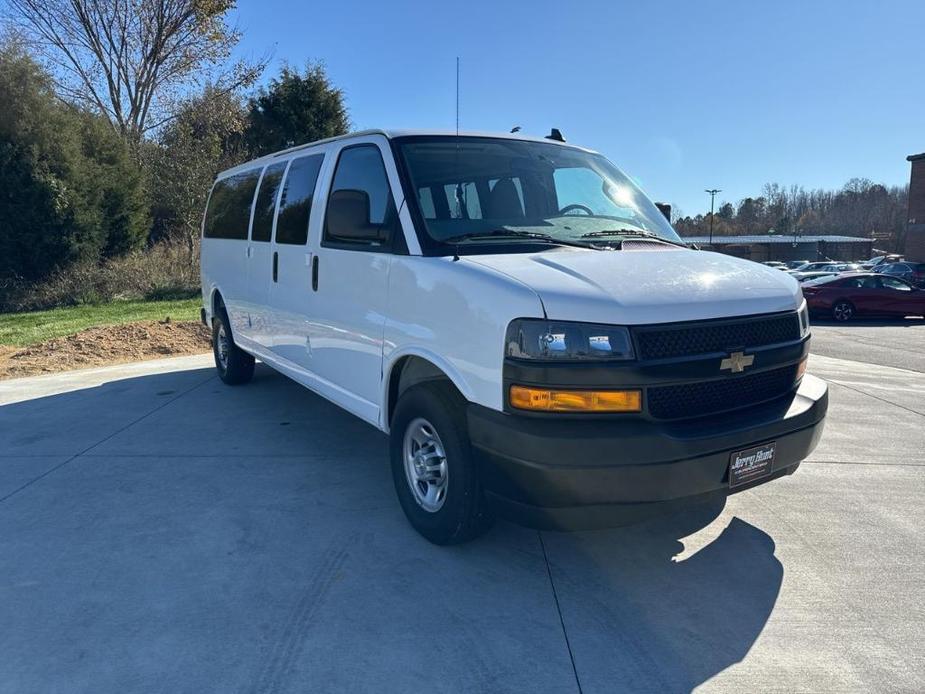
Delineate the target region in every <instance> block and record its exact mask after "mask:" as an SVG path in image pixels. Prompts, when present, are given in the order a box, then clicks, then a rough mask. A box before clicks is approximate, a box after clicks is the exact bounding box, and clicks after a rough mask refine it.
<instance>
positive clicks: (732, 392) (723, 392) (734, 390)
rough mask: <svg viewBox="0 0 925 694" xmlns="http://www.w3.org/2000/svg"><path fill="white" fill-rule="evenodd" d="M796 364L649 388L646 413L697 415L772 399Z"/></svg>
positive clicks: (788, 383)
mask: <svg viewBox="0 0 925 694" xmlns="http://www.w3.org/2000/svg"><path fill="white" fill-rule="evenodd" d="M796 369H797V367H796V366H795V365H791V366H786V367H784V368H781V369H772V370H770V371H763V372H761V373H756V374H752V375H750V376H730V377H728V378H725V379H720V380H716V381H702V382H700V383H684V384H682V385H677V386H659V387H656V388H649V390H648V399H649V414H651V415H652V416H653V417H656V418H657V419H681V418H683V417H697V416H700V415H707V414H712V413H714V412H721V411H723V410H733V409H737V408H741V407H747V406H748V405H754V404H757V403H759V402H764V401H766V400H773V399H774V398H776V397H780V396H781V395H784V394H785V393H787V392H788V391H789V390H790V389H791V388H792V387H793V385H794V381H795V380H796V375H797V374H796Z"/></svg>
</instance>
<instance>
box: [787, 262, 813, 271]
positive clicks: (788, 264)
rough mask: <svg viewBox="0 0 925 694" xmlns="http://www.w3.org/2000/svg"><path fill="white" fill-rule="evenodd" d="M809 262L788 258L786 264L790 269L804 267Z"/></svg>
mask: <svg viewBox="0 0 925 694" xmlns="http://www.w3.org/2000/svg"><path fill="white" fill-rule="evenodd" d="M808 263H809V261H808V260H788V261H787V263H786V265H787V269H788V270H796V269H797V268H798V267H802V266H803V265H807V264H808Z"/></svg>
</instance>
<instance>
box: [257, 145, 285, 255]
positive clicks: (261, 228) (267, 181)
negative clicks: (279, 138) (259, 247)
mask: <svg viewBox="0 0 925 694" xmlns="http://www.w3.org/2000/svg"><path fill="white" fill-rule="evenodd" d="M285 170H286V164H285V162H284V163H281V164H274V165H273V166H271V167H269V168H268V169H267V170H266V172H265V173H264V174H263V178H262V179H260V189H259V190H258V191H257V203H256V205H254V222H253V224H251V240H252V241H269V240H270V234H272V232H273V213H274V212H275V211H276V194H277V193H278V192H279V185H280V183H282V182H283V172H284V171H285Z"/></svg>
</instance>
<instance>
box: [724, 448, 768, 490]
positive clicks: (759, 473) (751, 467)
mask: <svg viewBox="0 0 925 694" xmlns="http://www.w3.org/2000/svg"><path fill="white" fill-rule="evenodd" d="M776 445H777V443H776V442H775V441H772V442H771V443H763V444H761V445H760V446H755V447H753V448H746V449H745V450H744V451H736V452H735V453H733V454H732V455H731V456H729V486H730V487H741V486H742V485H743V484H748V483H749V482H754V481H755V480H760V479H762V478H764V477H767V476H768V475H770V474H771V470H772V469H773V468H774V449H775V447H776Z"/></svg>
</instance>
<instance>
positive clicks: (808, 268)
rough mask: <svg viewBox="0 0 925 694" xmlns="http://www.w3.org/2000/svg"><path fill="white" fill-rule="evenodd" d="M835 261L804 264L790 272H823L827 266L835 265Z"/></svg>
mask: <svg viewBox="0 0 925 694" xmlns="http://www.w3.org/2000/svg"><path fill="white" fill-rule="evenodd" d="M834 262H835V261H834V260H819V261H816V262H812V263H804V264H803V265H800V267H798V268H796V269H794V270H791V271H790V272H813V271H815V270H823V269H825V267H826V266H828V265H831V264H832V263H834Z"/></svg>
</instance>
